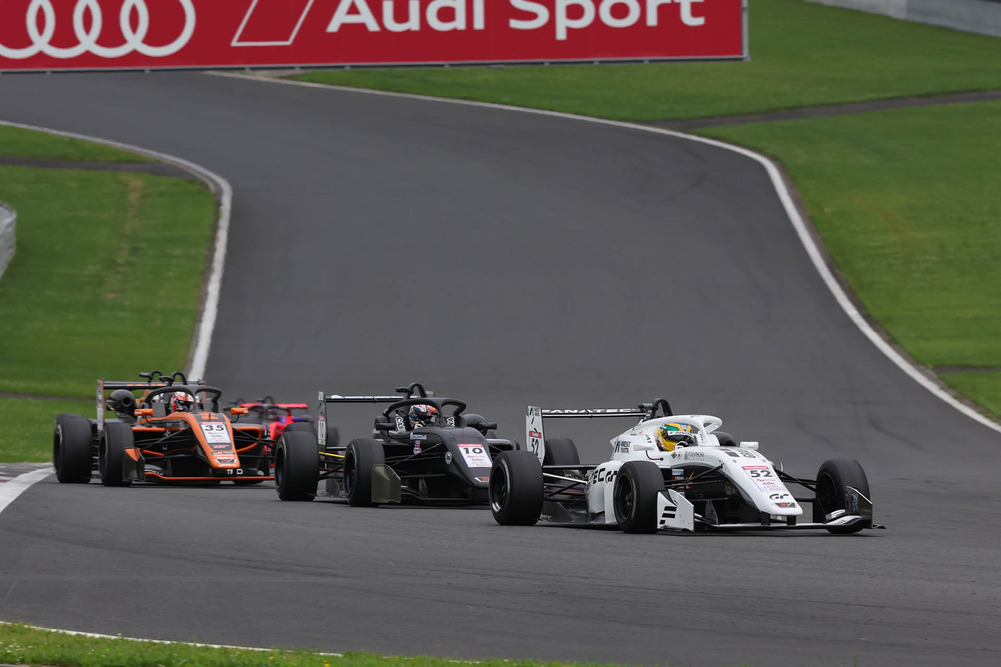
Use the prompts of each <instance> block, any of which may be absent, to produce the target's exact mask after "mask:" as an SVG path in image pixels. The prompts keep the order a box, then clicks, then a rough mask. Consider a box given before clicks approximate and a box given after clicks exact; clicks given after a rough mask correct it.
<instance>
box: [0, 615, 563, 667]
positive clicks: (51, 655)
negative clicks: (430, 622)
mask: <svg viewBox="0 0 1001 667" xmlns="http://www.w3.org/2000/svg"><path fill="white" fill-rule="evenodd" d="M0 663H17V664H35V665H41V664H44V665H74V666H79V667H121V666H122V665H129V666H130V667H187V666H190V665H203V666H205V667H213V666H216V665H218V666H219V667H230V666H235V667H255V666H261V667H264V666H267V667H292V666H295V667H384V666H385V665H387V664H390V665H402V666H404V667H455V665H457V664H467V665H472V664H475V665H477V666H478V667H528V666H529V665H531V666H533V667H545V666H546V665H550V666H553V667H555V665H558V664H562V663H543V662H532V661H517V660H482V661H477V662H475V663H471V662H462V661H457V660H450V659H446V658H430V657H423V656H417V657H412V658H410V657H396V656H394V657H388V656H383V655H377V654H374V653H345V654H340V655H330V654H326V655H325V654H321V653H314V652H309V651H289V650H273V651H248V650H241V649H234V648H213V647H209V646H190V645H187V644H158V643H153V642H147V641H132V640H128V639H105V638H95V637H82V636H74V635H66V634H62V633H59V632H51V631H46V630H41V629H37V628H32V627H29V626H25V625H22V624H18V623H14V624H7V623H0ZM567 664H573V663H567Z"/></svg>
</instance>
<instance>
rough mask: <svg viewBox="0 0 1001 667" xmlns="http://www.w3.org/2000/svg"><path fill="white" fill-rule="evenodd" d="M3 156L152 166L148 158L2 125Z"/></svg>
mask: <svg viewBox="0 0 1001 667" xmlns="http://www.w3.org/2000/svg"><path fill="white" fill-rule="evenodd" d="M0 155H4V156H17V157H31V158H42V159H49V160H75V161H89V162H149V161H150V159H149V158H148V157H146V156H145V155H139V154H137V153H132V152H129V151H123V150H119V149H117V148H111V147H110V146H103V145H101V144H95V143H92V142H89V141H81V140H79V139H70V138H69V137H59V136H55V135H51V134H48V133H47V132H33V131H31V130H23V129H21V128H17V127H10V126H8V125H0Z"/></svg>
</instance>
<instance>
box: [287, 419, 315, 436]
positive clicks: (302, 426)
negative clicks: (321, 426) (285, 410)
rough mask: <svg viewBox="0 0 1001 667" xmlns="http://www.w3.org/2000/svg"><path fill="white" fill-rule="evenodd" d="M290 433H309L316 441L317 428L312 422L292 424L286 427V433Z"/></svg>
mask: <svg viewBox="0 0 1001 667" xmlns="http://www.w3.org/2000/svg"><path fill="white" fill-rule="evenodd" d="M289 431H302V432H303V433H309V434H310V435H312V436H313V439H314V440H315V439H316V426H314V425H313V424H312V423H310V422H292V423H291V424H289V425H288V426H286V427H285V432H286V433H288V432H289Z"/></svg>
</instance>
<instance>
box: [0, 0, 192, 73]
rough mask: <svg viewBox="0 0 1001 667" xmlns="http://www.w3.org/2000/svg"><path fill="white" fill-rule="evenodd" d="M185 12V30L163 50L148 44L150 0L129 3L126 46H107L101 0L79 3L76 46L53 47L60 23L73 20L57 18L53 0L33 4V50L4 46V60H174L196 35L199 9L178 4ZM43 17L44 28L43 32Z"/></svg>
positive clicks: (0, 49)
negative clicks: (86, 55)
mask: <svg viewBox="0 0 1001 667" xmlns="http://www.w3.org/2000/svg"><path fill="white" fill-rule="evenodd" d="M175 1H176V2H179V3H180V5H181V8H182V9H183V10H184V28H183V29H182V30H181V34H179V35H178V36H177V38H176V39H174V41H172V42H170V43H169V44H164V45H163V46H153V45H150V44H146V42H145V39H146V35H147V33H148V32H149V7H147V6H146V0H125V2H124V4H122V8H121V11H119V12H118V26H119V28H121V31H122V35H123V36H124V38H125V42H124V43H122V44H113V45H104V44H98V43H97V40H98V37H99V36H100V34H101V28H102V26H103V25H104V19H105V17H104V15H103V13H102V11H101V5H100V4H99V2H98V0H77V2H76V5H75V6H74V8H73V17H72V21H73V33H74V34H75V35H76V39H77V44H76V46H68V47H60V46H54V45H53V44H52V36H53V35H54V34H55V32H56V24H57V22H58V21H65V20H67V19H68V18H69V17H64V16H60V17H59V18H57V17H56V10H55V8H54V7H53V6H52V0H31V4H29V5H28V12H27V15H26V17H25V27H26V28H27V30H28V37H29V38H30V39H31V46H26V47H24V48H11V47H8V46H5V45H4V44H2V43H0V56H2V57H4V58H10V59H12V60H21V59H24V58H31V57H32V56H35V55H38V54H39V53H44V54H45V55H47V56H50V57H52V58H62V59H66V58H76V57H77V56H80V55H82V54H84V53H91V54H93V55H95V56H99V57H101V58H121V57H122V56H125V55H128V54H130V53H133V52H138V53H141V54H142V55H144V56H149V57H151V58H162V57H164V56H172V55H174V54H175V53H177V52H178V51H180V50H181V49H182V48H184V46H185V44H187V43H188V40H189V39H191V35H192V33H194V31H195V7H194V5H193V4H192V0H175ZM133 12H134V13H135V16H136V18H137V23H136V26H135V28H134V29H133V27H132V15H133ZM39 14H41V19H42V20H41V24H42V27H41V29H39ZM87 16H89V17H90V28H87V26H86V23H85V17H87Z"/></svg>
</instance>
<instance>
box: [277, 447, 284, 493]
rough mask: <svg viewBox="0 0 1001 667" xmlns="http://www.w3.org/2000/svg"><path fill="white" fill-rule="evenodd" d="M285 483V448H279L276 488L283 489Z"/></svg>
mask: <svg viewBox="0 0 1001 667" xmlns="http://www.w3.org/2000/svg"><path fill="white" fill-rule="evenodd" d="M284 482H285V448H284V447H279V448H278V451H277V452H275V486H277V487H278V488H282V485H283V484H284Z"/></svg>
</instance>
